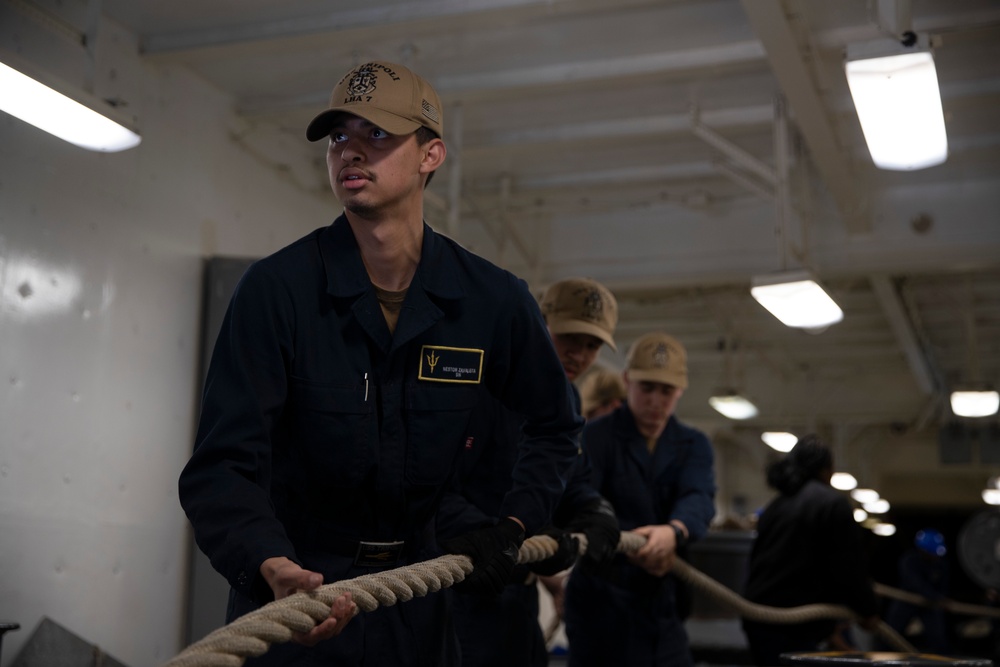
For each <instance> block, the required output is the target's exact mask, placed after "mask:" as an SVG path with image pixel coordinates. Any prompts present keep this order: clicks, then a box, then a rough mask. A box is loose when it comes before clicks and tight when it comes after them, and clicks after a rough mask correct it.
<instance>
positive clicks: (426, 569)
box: [162, 531, 1000, 667]
mask: <svg viewBox="0 0 1000 667" xmlns="http://www.w3.org/2000/svg"><path fill="white" fill-rule="evenodd" d="M574 537H576V538H577V539H578V540H579V542H580V552H581V553H583V552H584V551H585V550H586V546H587V538H586V537H585V536H584V535H582V534H576V533H574ZM645 542H646V538H644V537H642V536H641V535H637V534H636V533H633V532H628V531H626V532H622V534H621V539H620V541H619V542H618V551H619V552H621V553H625V554H628V553H635V552H636V551H638V550H639V548H640V547H642V545H643V544H645ZM556 548H557V544H556V541H555V540H554V539H553V538H551V537H549V536H547V535H536V536H534V537H530V538H528V539H527V540H525V541H524V544H523V545H522V546H521V550H520V552H519V554H518V562H520V563H534V562H537V561H540V560H543V559H545V558H547V557H549V556H552V555H554V554H555V553H556ZM470 572H472V560H471V559H470V558H469V557H468V556H463V555H457V554H449V555H446V556H440V557H438V558H434V559H432V560H429V561H424V562H422V563H414V564H411V565H404V566H403V567H399V568H396V569H394V570H386V571H384V572H377V573H374V574H366V575H363V576H360V577H356V578H354V579H348V580H345V581H336V582H333V583H330V584H326V585H324V586H320V587H319V588H317V589H316V590H315V591H310V592H308V593H296V594H295V595H290V596H289V597H286V598H283V599H281V600H275V601H274V602H271V603H269V604H267V605H264V606H263V607H261V608H259V609H256V610H254V611H252V612H250V613H248V614H246V615H245V616H241V617H240V618H238V619H236V620H235V621H233V622H232V623H230V624H229V625H226V626H224V627H221V628H219V629H218V630H215V631H214V632H212V633H210V634H209V635H207V636H206V637H204V638H203V639H201V640H199V641H197V642H195V643H193V644H191V645H190V646H188V647H187V648H186V649H184V650H183V651H181V652H180V653H178V654H177V655H176V656H175V657H174V658H173V659H171V660H169V661H167V662H166V663H164V664H163V666H162V667H240V666H241V665H242V664H243V662H244V661H245V660H246V659H247V658H248V657H253V656H258V655H263V654H264V653H266V652H267V650H268V648H270V646H271V644H278V643H283V642H288V641H291V639H292V633H293V632H308V631H309V630H311V629H313V628H314V627H315V626H316V625H317V624H318V623H320V622H322V621H323V620H325V619H326V618H327V617H329V615H330V607H331V606H332V605H333V601H334V600H335V599H336V598H338V597H339V596H340V595H342V594H344V593H347V592H350V593H351V596H352V597H353V599H354V602H355V603H356V604H357V606H358V609H359V610H361V611H374V610H375V609H377V608H378V607H379V606H380V605H382V606H386V607H389V606H392V605H394V604H396V603H397V602H407V601H409V600H412V599H413V598H415V597H423V596H425V595H427V594H428V593H436V592H437V591H440V590H441V589H442V588H449V587H451V586H453V585H454V584H456V583H458V582H460V581H462V580H463V579H465V576H466V575H467V574H469V573H470ZM671 572H672V573H673V574H674V575H676V576H677V577H678V578H679V579H681V580H683V581H684V582H686V583H688V584H690V585H692V586H694V587H695V588H698V589H699V590H701V591H703V592H704V593H706V594H708V595H710V596H711V597H713V598H715V600H716V601H718V602H720V603H722V604H724V605H726V606H728V607H730V608H732V609H733V610H735V611H737V612H738V613H739V614H740V615H741V616H743V617H745V618H748V619H751V620H754V621H760V622H763V623H774V624H790V623H803V622H806V621H812V620H817V619H821V618H826V619H830V618H832V619H843V620H858V616H857V614H855V613H854V612H853V611H851V610H850V609H848V608H847V607H844V606H840V605H829V604H810V605H804V606H801V607H790V608H777V607H767V606H764V605H759V604H755V603H753V602H749V601H747V600H745V599H743V598H742V597H740V596H739V595H738V594H737V593H736V592H734V591H733V590H731V589H729V588H727V587H725V586H723V585H722V584H720V583H719V582H717V581H715V580H714V579H712V578H711V577H709V576H708V575H706V574H704V573H703V572H700V571H699V570H697V569H695V568H694V567H692V566H691V565H689V564H688V563H686V562H685V561H683V560H682V559H680V558H677V559H676V560H675V561H674V566H673V569H672V570H671ZM876 592H877V593H878V594H880V595H888V596H890V597H898V593H901V591H895V590H894V589H891V588H889V587H887V586H882V585H881V584H877V585H876ZM961 607H962V610H961V611H960V613H977V614H985V615H990V616H1000V610H997V609H993V608H989V607H978V606H975V605H961ZM955 611H959V609H955ZM875 631H876V633H877V634H879V635H880V636H881V637H882V638H883V639H885V640H886V641H887V642H889V643H890V644H892V645H893V646H894V647H896V648H897V649H898V650H900V651H904V652H907V653H916V652H917V650H916V649H915V648H914V647H913V646H912V645H911V644H910V643H909V642H907V641H906V640H905V639H903V637H902V636H900V635H899V633H897V632H896V631H895V630H893V629H892V628H891V627H889V626H888V625H887V624H886V623H885V622H883V621H880V622H879V625H878V626H877V628H876V630H875ZM327 641H337V638H336V637H334V638H332V639H329V640H327Z"/></svg>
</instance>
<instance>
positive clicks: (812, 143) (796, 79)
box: [741, 0, 872, 233]
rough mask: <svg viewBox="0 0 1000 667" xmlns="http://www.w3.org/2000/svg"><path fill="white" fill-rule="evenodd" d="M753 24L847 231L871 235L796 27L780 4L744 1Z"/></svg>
mask: <svg viewBox="0 0 1000 667" xmlns="http://www.w3.org/2000/svg"><path fill="white" fill-rule="evenodd" d="M741 3H742V5H743V10H744V11H745V12H746V15H747V18H749V20H750V25H751V27H752V28H753V29H754V32H755V33H756V35H757V37H758V38H759V39H760V41H761V42H762V43H763V45H764V49H765V50H766V51H767V58H768V61H769V62H770V64H771V69H772V71H773V72H774V75H775V77H776V78H777V79H778V83H779V84H780V86H781V90H782V92H783V93H784V95H785V99H787V100H788V103H789V106H790V107H791V108H792V110H793V111H794V112H795V124H796V126H797V127H798V128H799V131H800V132H801V134H802V136H803V138H804V139H805V142H806V145H807V146H808V147H809V152H810V154H811V156H812V159H813V161H814V162H815V163H816V167H817V169H818V170H819V173H820V175H821V176H822V178H823V181H824V183H825V184H826V187H827V189H828V190H829V191H830V193H831V195H832V196H833V199H834V201H835V202H836V204H837V209H838V210H839V211H840V215H841V217H842V218H843V222H844V224H845V226H846V227H847V230H848V231H849V232H852V233H863V232H869V231H871V228H872V223H871V218H870V216H869V215H868V213H867V212H866V211H865V210H864V206H863V204H862V202H861V200H860V199H859V197H858V195H857V190H858V188H857V184H856V183H855V180H854V173H853V169H852V165H851V161H850V159H849V157H848V156H847V154H846V153H845V151H844V150H843V149H842V148H841V147H840V145H839V144H838V142H837V138H836V137H837V135H836V132H835V131H834V126H833V123H832V122H831V120H830V116H829V114H828V112H827V109H826V105H825V103H824V101H823V98H822V96H821V95H820V94H819V90H818V86H817V84H816V81H815V80H814V77H813V75H812V73H811V72H810V70H809V66H808V64H807V60H806V57H805V56H804V54H802V53H801V51H800V50H799V46H798V35H797V34H796V30H795V27H794V26H793V25H792V24H791V22H790V21H789V19H788V16H787V15H786V14H785V9H784V5H783V4H782V3H781V2H780V1H774V2H760V1H759V0H741Z"/></svg>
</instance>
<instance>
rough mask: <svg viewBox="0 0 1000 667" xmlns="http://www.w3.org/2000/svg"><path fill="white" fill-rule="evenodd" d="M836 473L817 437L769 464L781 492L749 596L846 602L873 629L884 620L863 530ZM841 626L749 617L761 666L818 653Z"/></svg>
mask: <svg viewBox="0 0 1000 667" xmlns="http://www.w3.org/2000/svg"><path fill="white" fill-rule="evenodd" d="M832 476H833V454H832V453H831V452H830V449H829V447H827V446H826V445H825V444H824V443H823V442H821V441H820V439H819V438H817V437H816V436H815V435H808V436H805V437H803V438H800V439H799V441H798V442H797V443H795V447H793V448H792V450H791V451H790V452H788V454H786V455H785V456H784V457H783V458H781V459H780V460H778V461H776V462H775V463H773V464H772V465H770V466H769V467H768V469H767V483H768V486H770V487H772V488H774V489H776V490H777V491H778V493H779V495H778V497H777V498H775V499H774V500H773V501H771V503H770V504H769V505H768V506H767V507H766V508H765V509H764V512H763V513H762V514H761V516H760V520H759V521H758V524H757V537H756V539H755V540H754V543H753V547H752V548H751V551H750V563H749V568H748V573H747V582H746V588H745V591H744V594H743V596H744V597H745V598H746V599H747V600H749V601H750V602H755V603H757V604H762V605H766V606H769V607H798V606H801V605H805V604H813V603H827V604H837V605H846V606H847V607H849V608H851V609H852V610H854V611H855V612H857V614H858V615H859V616H860V617H861V618H862V619H863V620H862V621H860V623H861V626H862V627H864V628H866V629H869V630H870V629H873V628H874V627H875V626H876V624H877V623H878V620H879V619H878V615H877V612H878V601H877V600H876V598H875V592H874V589H873V588H872V581H871V578H870V575H869V571H868V557H867V554H866V553H865V547H864V543H863V529H862V528H861V526H859V525H858V524H857V522H856V521H855V520H854V509H853V507H852V506H851V502H850V501H849V500H848V499H847V497H846V496H845V495H843V494H842V493H840V492H839V491H837V490H836V489H834V488H833V487H832V486H830V479H831V477H832ZM837 630H838V623H837V621H835V620H833V619H829V620H826V619H822V620H817V621H810V622H807V623H797V624H769V623H762V622H757V621H751V620H749V619H746V618H744V619H743V631H744V633H745V634H746V637H747V642H748V643H749V645H750V653H751V654H752V656H753V660H754V662H755V663H756V664H757V665H771V666H773V665H780V664H782V663H781V661H780V657H779V656H780V655H781V654H782V653H789V652H797V651H815V650H818V649H819V648H821V647H823V645H824V643H825V642H830V641H835V642H839V640H840V639H841V637H840V634H839V633H838V632H837ZM837 646H838V647H840V644H839V643H838V644H837Z"/></svg>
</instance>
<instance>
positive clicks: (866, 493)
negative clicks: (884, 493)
mask: <svg viewBox="0 0 1000 667" xmlns="http://www.w3.org/2000/svg"><path fill="white" fill-rule="evenodd" d="M851 498H854V499H855V500H857V501H858V502H859V503H861V504H862V505H863V504H865V503H873V502H875V501H876V500H878V499H879V498H880V496H879V495H878V491H876V490H875V489H854V490H853V491H851Z"/></svg>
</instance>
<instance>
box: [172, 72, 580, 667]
mask: <svg viewBox="0 0 1000 667" xmlns="http://www.w3.org/2000/svg"><path fill="white" fill-rule="evenodd" d="M307 136H308V137H309V138H310V139H311V140H313V141H316V140H319V139H324V138H329V142H330V143H329V149H328V152H327V163H328V166H329V172H330V181H331V185H332V187H333V190H334V192H335V194H336V195H337V197H338V199H339V200H340V201H341V203H342V204H343V205H344V214H343V215H341V216H340V217H338V218H337V219H336V220H335V221H334V222H333V224H332V225H330V226H329V227H325V228H322V229H319V230H317V231H315V232H313V233H311V234H309V235H307V236H306V237H304V238H302V239H300V240H298V241H296V242H295V243H292V244H291V245H289V246H288V247H286V248H284V249H282V250H279V251H278V252H276V253H275V254H273V255H271V256H269V257H267V258H264V259H262V260H260V261H258V262H256V263H255V264H253V265H252V266H251V267H250V268H249V269H248V270H247V272H246V274H245V275H244V276H243V278H242V279H241V281H240V283H239V285H238V286H237V288H236V291H235V293H234V295H233V297H232V301H231V303H230V305H229V309H228V312H227V314H226V317H225V321H224V322H223V326H222V330H221V332H220V334H219V338H218V341H217V343H216V347H215V350H214V353H213V355H212V361H211V364H210V367H209V370H208V375H207V379H206V384H205V390H204V396H203V403H202V415H201V421H200V424H199V428H198V433H197V437H196V443H195V450H194V453H193V455H192V457H191V459H190V461H189V463H188V465H187V466H186V467H185V469H184V471H183V472H182V474H181V478H180V498H181V504H182V506H183V507H184V510H185V511H186V512H187V515H188V517H189V519H190V521H191V523H192V526H193V527H194V534H195V539H196V540H197V543H198V545H199V547H200V548H201V549H202V550H203V551H204V552H205V553H206V554H207V555H208V556H209V558H210V560H211V562H212V564H213V566H214V567H215V568H216V569H217V570H218V571H219V572H220V573H222V574H223V575H224V576H225V577H226V579H227V580H228V581H229V583H230V585H231V587H232V591H231V593H230V604H229V613H228V619H227V620H229V621H231V620H233V619H234V618H236V617H238V616H240V615H241V614H244V613H246V612H248V611H250V610H252V609H255V608H257V607H259V606H261V605H263V604H265V603H267V602H268V601H270V600H272V599H275V598H281V597H285V596H287V595H289V594H291V593H293V592H296V591H301V590H312V589H315V588H317V587H318V586H320V585H321V584H322V583H329V582H332V581H337V580H343V579H348V578H353V577H356V576H360V575H362V574H368V573H371V572H377V571H380V568H381V569H384V568H387V567H395V566H399V565H403V564H406V563H411V562H414V561H419V560H424V559H426V558H429V557H433V556H434V555H436V554H438V553H440V552H439V551H438V550H437V547H436V544H435V540H434V526H433V518H434V514H435V511H436V510H437V507H438V504H439V501H440V499H441V495H442V493H443V490H444V488H445V485H446V482H447V481H448V479H449V476H450V475H451V474H452V469H453V467H454V465H455V462H456V458H457V456H458V455H459V453H460V452H461V451H462V447H463V443H464V437H465V431H466V425H467V422H468V419H469V415H470V413H471V411H472V408H473V407H474V406H475V405H476V402H477V400H478V397H479V395H480V392H481V390H482V388H485V389H486V390H487V391H489V392H490V394H491V395H492V396H494V397H496V398H497V399H498V400H500V401H501V402H502V403H504V404H505V405H506V406H508V407H509V408H510V409H512V410H515V411H517V412H519V413H521V414H523V415H524V416H525V419H526V422H525V428H524V433H525V441H524V443H523V446H522V451H521V456H520V458H519V460H518V463H517V465H516V467H515V469H514V473H513V480H514V481H513V485H512V487H511V489H510V491H509V493H507V494H506V496H505V497H504V500H503V504H502V506H501V508H500V510H499V512H498V514H497V516H495V517H494V518H493V519H494V521H493V523H492V524H491V525H488V526H486V527H484V528H481V529H478V530H476V531H472V532H470V533H467V534H465V535H464V536H461V539H459V540H458V541H457V542H456V543H455V544H452V545H451V546H450V550H451V551H454V552H461V553H466V554H468V555H470V556H471V557H472V559H473V563H474V565H475V570H474V571H473V572H472V573H471V574H470V575H469V576H468V577H467V578H466V581H465V582H463V584H465V585H467V586H468V587H470V588H471V589H473V590H475V589H482V590H492V591H496V592H499V590H500V588H502V586H497V585H496V582H497V581H498V580H503V579H504V578H505V577H506V576H509V572H510V569H511V568H512V567H513V559H514V558H516V549H517V547H518V546H520V544H521V542H522V541H523V539H524V536H525V534H528V535H530V534H532V533H534V532H535V531H537V530H538V529H539V528H541V527H542V526H543V525H545V524H546V523H547V522H548V521H549V518H550V516H551V514H552V512H553V508H554V506H555V503H556V502H557V500H558V499H559V497H560V495H561V494H562V492H563V489H564V485H565V479H566V477H567V474H568V472H569V469H570V466H571V465H572V463H573V460H574V459H575V457H576V454H577V446H576V443H575V437H576V436H577V434H578V432H579V429H580V427H581V425H582V420H581V419H580V418H579V417H578V416H577V415H576V414H575V411H574V409H573V405H572V399H571V389H570V386H569V383H568V382H567V380H566V378H565V375H564V374H563V372H562V369H561V367H560V364H559V361H558V359H557V357H556V354H555V352H554V350H553V347H552V343H551V340H550V338H549V335H548V332H547V331H546V329H545V324H544V322H543V320H542V317H541V313H540V311H539V309H538V306H537V304H536V302H535V300H534V298H533V297H532V296H531V294H530V293H529V291H528V289H527V287H526V285H525V284H524V282H523V281H521V280H519V279H518V278H516V277H515V276H513V275H511V274H510V273H508V272H506V271H503V270H501V269H499V268H497V267H495V266H493V265H492V264H490V263H488V262H487V261H485V260H483V259H481V258H479V257H476V256H475V255H472V254H471V253H469V252H467V251H465V250H464V249H463V248H461V247H460V246H459V245H458V244H456V243H454V242H453V241H450V240H449V239H446V238H444V237H442V236H440V235H439V234H437V233H435V232H434V231H433V230H432V229H430V228H429V227H428V226H426V225H425V224H424V223H423V221H422V201H423V199H422V198H423V188H424V186H425V184H426V181H427V180H428V178H429V176H430V174H432V173H433V171H434V170H435V169H436V168H437V167H438V166H440V164H441V163H442V162H443V160H444V157H445V146H444V143H443V142H442V141H441V139H440V137H441V136H442V128H441V104H440V100H439V99H438V97H437V95H436V94H435V93H434V91H433V89H432V88H431V87H430V86H429V85H428V84H427V82H426V81H424V80H423V79H421V78H420V77H418V76H417V75H415V74H413V73H412V72H410V71H409V70H408V69H406V68H405V67H402V66H399V65H395V64H392V63H384V62H370V63H365V64H363V65H360V66H358V67H356V68H355V69H353V70H352V71H351V72H349V73H348V74H347V75H346V76H345V77H344V78H343V80H342V81H341V82H340V83H339V84H338V85H337V87H336V88H335V89H334V91H333V96H332V98H331V105H330V109H329V110H327V111H325V112H323V113H322V114H320V115H319V116H317V117H316V118H315V119H314V120H313V122H312V123H311V124H310V126H309V128H308V130H307ZM355 612H356V606H355V605H354V603H353V602H352V601H351V600H350V599H349V596H342V597H341V598H339V599H338V600H337V602H336V603H335V604H334V606H333V608H332V610H331V615H330V618H329V619H327V620H326V621H324V622H323V623H321V624H319V625H317V627H316V628H314V629H313V631H311V632H310V633H308V634H305V635H300V636H297V637H296V639H295V641H293V642H288V643H284V644H277V645H274V646H272V647H271V649H270V650H269V651H268V652H267V653H266V654H265V655H263V656H261V657H260V658H257V659H252V660H250V661H248V662H247V664H248V665H252V664H255V665H265V664H266V665H277V664H295V665H321V664H322V665H359V666H360V665H365V666H369V665H386V666H388V665H393V666H396V665H435V666H438V665H457V664H459V659H458V655H457V643H456V641H455V638H454V633H453V630H452V627H451V618H450V613H449V610H448V596H446V595H443V594H433V593H432V594H430V595H428V596H426V597H423V598H416V599H414V600H412V601H409V602H405V603H400V604H397V605H394V606H391V607H382V608H379V609H377V610H375V611H373V612H371V613H369V614H362V615H360V616H358V617H357V618H354V620H351V618H352V616H354V614H355ZM335 635H337V636H335Z"/></svg>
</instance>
